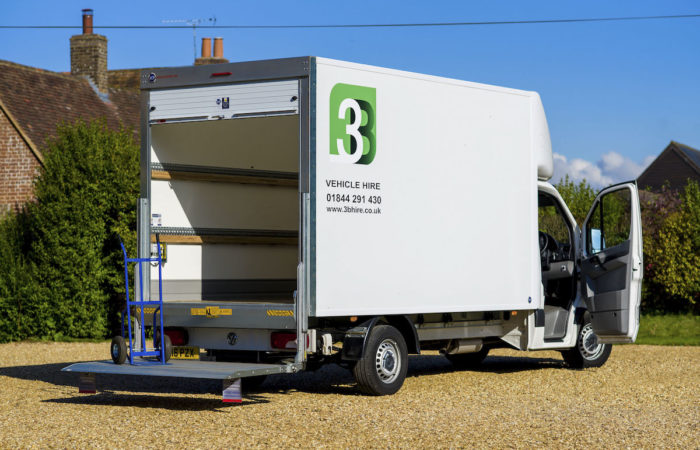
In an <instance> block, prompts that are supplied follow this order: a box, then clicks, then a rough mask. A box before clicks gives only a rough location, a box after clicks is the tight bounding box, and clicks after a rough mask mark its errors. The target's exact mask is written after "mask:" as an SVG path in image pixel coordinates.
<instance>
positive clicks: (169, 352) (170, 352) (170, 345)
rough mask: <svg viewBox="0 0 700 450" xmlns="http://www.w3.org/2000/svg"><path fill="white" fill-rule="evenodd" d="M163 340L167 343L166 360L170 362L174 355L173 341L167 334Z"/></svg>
mask: <svg viewBox="0 0 700 450" xmlns="http://www.w3.org/2000/svg"><path fill="white" fill-rule="evenodd" d="M163 342H164V343H165V355H164V356H165V362H168V361H170V357H171V356H173V342H172V341H171V340H170V336H168V335H167V334H166V335H165V337H164V338H163Z"/></svg>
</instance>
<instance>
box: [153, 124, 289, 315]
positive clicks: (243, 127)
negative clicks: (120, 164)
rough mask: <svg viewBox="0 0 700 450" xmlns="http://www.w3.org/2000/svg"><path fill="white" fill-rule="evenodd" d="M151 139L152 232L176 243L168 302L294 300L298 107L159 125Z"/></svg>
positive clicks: (170, 257)
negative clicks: (282, 113) (283, 112)
mask: <svg viewBox="0 0 700 450" xmlns="http://www.w3.org/2000/svg"><path fill="white" fill-rule="evenodd" d="M151 142H152V147H151V169H152V171H151V174H152V180H151V214H152V215H154V216H155V219H154V220H155V223H153V228H152V233H155V232H156V230H160V231H161V233H159V238H160V240H161V242H165V243H166V245H167V255H166V256H167V260H166V262H165V263H164V264H163V298H164V300H165V301H199V300H217V301H226V300H231V301H284V302H291V301H292V300H293V291H294V289H296V266H297V263H298V260H299V256H298V245H297V242H298V231H299V195H298V187H297V180H298V168H299V118H298V115H286V116H273V117H252V118H241V119H230V120H215V121H196V122H181V123H169V124H167V123H166V124H158V125H153V126H152V127H151ZM151 291H152V295H157V292H158V274H157V270H156V269H155V268H154V269H152V272H151Z"/></svg>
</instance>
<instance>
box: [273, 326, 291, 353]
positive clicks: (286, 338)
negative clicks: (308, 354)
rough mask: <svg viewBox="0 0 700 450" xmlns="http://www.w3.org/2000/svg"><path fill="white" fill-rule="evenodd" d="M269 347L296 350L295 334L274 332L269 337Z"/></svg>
mask: <svg viewBox="0 0 700 450" xmlns="http://www.w3.org/2000/svg"><path fill="white" fill-rule="evenodd" d="M270 346H271V347H272V348H279V349H286V350H296V348H297V334H296V333H286V332H279V331H275V332H274V333H272V334H271V335H270Z"/></svg>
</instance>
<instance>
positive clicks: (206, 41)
mask: <svg viewBox="0 0 700 450" xmlns="http://www.w3.org/2000/svg"><path fill="white" fill-rule="evenodd" d="M227 62H228V59H226V58H224V38H220V37H217V38H214V56H213V57H212V56H211V38H202V57H201V58H197V59H195V60H194V65H195V66H203V65H205V64H222V63H227Z"/></svg>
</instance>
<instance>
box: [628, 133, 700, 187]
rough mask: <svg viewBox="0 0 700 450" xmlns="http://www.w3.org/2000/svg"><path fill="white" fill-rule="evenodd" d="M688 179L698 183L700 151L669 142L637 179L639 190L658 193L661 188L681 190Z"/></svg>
mask: <svg viewBox="0 0 700 450" xmlns="http://www.w3.org/2000/svg"><path fill="white" fill-rule="evenodd" d="M688 179H691V180H696V181H697V182H698V183H700V151H699V150H696V149H694V148H692V147H688V146H687V145H684V144H681V143H679V142H675V141H671V143H670V144H668V146H667V147H666V149H665V150H664V151H663V152H661V154H660V155H659V156H658V157H657V158H656V159H655V160H654V161H653V162H652V163H651V164H649V166H648V167H647V168H646V169H645V170H644V172H642V174H641V175H639V176H638V177H637V185H639V188H640V189H650V190H651V191H654V192H658V191H660V190H661V188H662V187H663V186H665V185H666V186H668V187H669V188H670V189H673V190H678V189H682V188H683V187H684V186H685V185H686V184H688Z"/></svg>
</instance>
